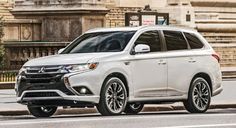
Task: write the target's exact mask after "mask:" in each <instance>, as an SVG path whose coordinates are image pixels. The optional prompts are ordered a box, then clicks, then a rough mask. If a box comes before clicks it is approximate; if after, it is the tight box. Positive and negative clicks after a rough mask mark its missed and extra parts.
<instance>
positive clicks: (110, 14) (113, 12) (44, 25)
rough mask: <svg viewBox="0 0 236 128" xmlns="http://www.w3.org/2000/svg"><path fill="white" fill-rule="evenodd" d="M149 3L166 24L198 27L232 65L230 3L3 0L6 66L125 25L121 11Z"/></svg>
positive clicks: (234, 20) (235, 26) (235, 31)
mask: <svg viewBox="0 0 236 128" xmlns="http://www.w3.org/2000/svg"><path fill="white" fill-rule="evenodd" d="M145 5H150V7H151V11H152V12H158V13H169V23H170V25H177V26H185V27H190V28H194V29H197V30H198V31H199V32H200V33H201V34H202V35H203V36H204V37H205V38H206V39H207V40H208V41H209V42H210V43H211V45H212V46H213V47H214V49H215V50H216V51H217V52H218V53H219V54H220V56H221V58H222V59H221V65H222V66H223V67H232V66H234V67H235V66H236V1H235V0H228V1H222V0H15V1H13V0H4V2H0V10H3V11H1V12H4V13H0V14H1V15H3V16H4V17H5V21H6V26H5V36H4V41H5V43H4V44H5V46H6V48H9V49H10V48H12V49H14V50H7V53H8V58H10V59H9V60H10V61H9V62H8V65H21V64H22V63H24V62H25V61H27V59H30V58H35V57H40V56H45V55H51V54H55V53H57V50H58V49H59V48H61V47H64V46H65V45H66V44H68V43H69V42H70V41H72V40H73V39H74V38H76V37H77V36H78V35H80V34H82V33H83V32H85V31H86V30H88V29H91V28H95V27H120V26H125V13H127V12H138V11H142V10H143V9H144V6H145Z"/></svg>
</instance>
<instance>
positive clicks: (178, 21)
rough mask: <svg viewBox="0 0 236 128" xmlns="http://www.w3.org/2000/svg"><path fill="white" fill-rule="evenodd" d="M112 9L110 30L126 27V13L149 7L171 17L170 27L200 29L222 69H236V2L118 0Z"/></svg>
mask: <svg viewBox="0 0 236 128" xmlns="http://www.w3.org/2000/svg"><path fill="white" fill-rule="evenodd" d="M109 5H110V6H109V7H108V8H109V10H111V11H110V12H109V13H108V14H107V15H106V16H107V17H106V21H107V26H108V27H114V26H124V20H125V19H124V13H125V12H134V11H137V10H142V9H143V7H144V6H145V5H150V6H151V9H152V10H153V11H157V12H161V13H169V18H170V25H175V26H185V27H190V28H194V29H197V30H198V31H199V32H200V33H201V34H202V35H203V36H204V37H205V38H206V39H207V40H208V41H209V43H210V44H211V45H212V46H213V48H214V49H215V50H216V52H217V53H218V54H219V55H220V57H221V58H222V59H221V66H222V67H235V66H236V1H235V0H227V1H223V0H158V1H157V0H129V1H127V0H116V1H113V4H109ZM111 5H113V6H111ZM117 22H118V23H117Z"/></svg>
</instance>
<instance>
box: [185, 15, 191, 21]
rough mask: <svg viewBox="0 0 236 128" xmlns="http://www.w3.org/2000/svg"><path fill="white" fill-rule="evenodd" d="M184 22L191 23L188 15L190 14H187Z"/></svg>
mask: <svg viewBox="0 0 236 128" xmlns="http://www.w3.org/2000/svg"><path fill="white" fill-rule="evenodd" d="M186 21H187V22H190V21H191V15H190V14H187V15H186Z"/></svg>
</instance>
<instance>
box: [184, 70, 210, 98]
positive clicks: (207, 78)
mask: <svg viewBox="0 0 236 128" xmlns="http://www.w3.org/2000/svg"><path fill="white" fill-rule="evenodd" d="M197 77H201V78H203V79H205V80H206V81H207V83H208V84H209V86H210V89H211V95H212V92H213V88H212V81H211V77H210V75H208V74H207V73H205V72H199V73H197V74H195V75H194V76H193V78H192V80H191V83H190V85H191V84H192V83H193V81H194V80H195V79H196V78H197ZM189 88H190V86H189Z"/></svg>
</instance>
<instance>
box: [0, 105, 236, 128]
mask: <svg viewBox="0 0 236 128" xmlns="http://www.w3.org/2000/svg"><path fill="white" fill-rule="evenodd" d="M0 127H1V128H167V127H168V128H222V127H226V128H235V127H236V109H217V110H209V111H208V112H207V113H204V114H189V113H187V112H186V111H168V112H156V113H140V114H138V115H120V116H101V115H99V114H93V115H57V116H53V117H52V118H41V119H36V118H34V117H32V116H29V115H28V116H9V117H7V116H4V117H0Z"/></svg>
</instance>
